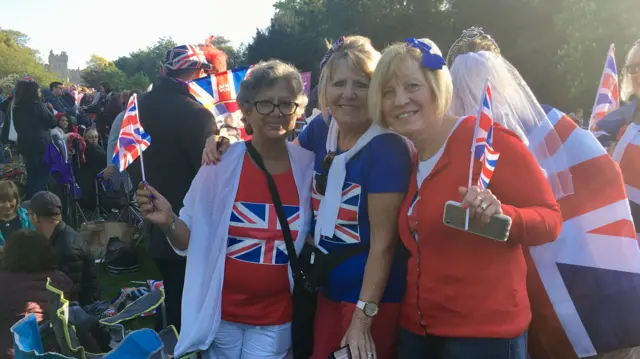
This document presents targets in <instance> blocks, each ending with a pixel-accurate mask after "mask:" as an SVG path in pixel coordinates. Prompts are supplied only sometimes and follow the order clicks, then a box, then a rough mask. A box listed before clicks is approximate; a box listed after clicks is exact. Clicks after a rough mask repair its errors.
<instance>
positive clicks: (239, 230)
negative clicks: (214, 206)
mask: <svg viewBox="0 0 640 359" xmlns="http://www.w3.org/2000/svg"><path fill="white" fill-rule="evenodd" d="M283 207H284V213H285V215H286V216H287V220H288V222H289V228H290V229H291V235H292V236H293V239H294V240H296V238H297V237H298V231H299V230H300V208H299V207H298V206H283ZM227 256H228V257H231V258H235V259H237V260H241V261H244V262H251V263H259V264H273V265H286V264H288V263H289V257H288V255H287V247H286V244H285V243H284V239H283V237H282V228H281V227H280V222H279V221H278V215H277V214H276V210H275V207H274V206H273V204H265V203H250V202H236V203H234V205H233V211H232V212H231V222H230V223H229V240H228V243H227Z"/></svg>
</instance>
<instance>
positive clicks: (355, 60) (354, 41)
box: [318, 36, 380, 120]
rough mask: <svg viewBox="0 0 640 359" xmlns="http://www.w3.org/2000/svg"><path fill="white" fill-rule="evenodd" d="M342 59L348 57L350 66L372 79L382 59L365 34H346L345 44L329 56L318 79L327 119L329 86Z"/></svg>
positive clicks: (323, 114) (321, 106) (324, 114)
mask: <svg viewBox="0 0 640 359" xmlns="http://www.w3.org/2000/svg"><path fill="white" fill-rule="evenodd" d="M327 47H328V48H330V47H331V44H327ZM341 59H346V60H347V62H348V64H349V67H351V68H352V69H354V70H358V71H360V72H362V73H363V74H364V75H365V76H367V77H368V78H369V79H371V76H372V75H373V71H374V70H375V69H376V65H377V64H378V60H379V59H380V52H378V50H376V49H375V48H374V47H373V45H372V44H371V40H370V39H369V38H366V37H364V36H346V37H345V38H344V44H342V46H340V47H339V48H338V49H336V51H335V52H334V53H332V54H331V56H329V58H328V59H327V62H326V63H325V64H324V67H323V68H322V72H321V73H320V80H319V81H318V103H319V105H320V110H321V111H322V116H323V117H324V119H325V120H327V119H328V113H327V107H329V105H328V102H329V101H328V99H327V86H328V85H329V83H330V82H331V79H332V77H333V72H334V71H335V69H336V67H337V65H338V62H340V60H341Z"/></svg>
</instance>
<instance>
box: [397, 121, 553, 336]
mask: <svg viewBox="0 0 640 359" xmlns="http://www.w3.org/2000/svg"><path fill="white" fill-rule="evenodd" d="M474 128H475V119H474V118H473V117H468V118H466V119H465V120H463V121H462V122H461V123H460V124H459V125H458V127H457V128H456V130H455V131H454V132H453V133H452V134H451V137H450V138H449V140H448V142H447V145H446V148H445V151H444V152H443V154H442V157H441V158H440V160H439V161H438V163H437V164H436V166H435V168H434V169H433V171H432V172H431V174H430V175H429V176H428V177H427V178H426V179H425V180H424V182H423V183H422V186H421V188H420V190H419V193H418V194H419V196H420V199H419V200H418V202H417V203H416V204H415V207H414V211H418V212H416V213H417V214H418V216H419V218H420V220H419V221H418V227H417V232H418V241H417V242H416V241H415V240H414V238H413V236H412V234H411V231H410V229H409V224H408V218H407V212H408V209H409V206H410V204H411V201H412V200H413V198H414V194H415V193H416V174H415V168H417V159H414V160H415V161H414V162H415V163H414V164H415V166H414V173H413V175H412V176H411V184H410V186H409V192H408V195H407V197H406V199H405V201H404V204H403V207H402V210H401V211H400V222H399V227H400V236H401V238H402V242H403V243H404V245H405V246H406V247H407V248H408V249H409V251H410V252H411V257H410V259H409V268H408V273H407V289H406V293H405V296H404V300H403V303H402V309H401V315H400V324H401V326H402V327H403V328H405V329H407V330H409V331H411V332H413V333H416V334H420V335H424V334H430V335H436V336H443V337H474V338H513V337H516V336H518V335H520V334H522V333H523V332H524V331H525V330H526V329H527V327H528V325H529V322H530V321H531V310H530V307H529V298H528V295H527V287H526V274H527V268H526V264H525V259H524V255H523V250H522V246H523V245H527V246H533V245H539V244H543V243H547V242H552V241H554V240H555V239H556V238H558V236H559V235H560V230H561V228H562V213H561V212H560V206H559V205H558V204H557V202H556V201H555V199H554V196H553V193H552V192H551V189H550V188H549V185H548V184H547V181H546V179H545V177H544V174H543V173H542V171H541V170H540V167H539V166H538V164H537V163H536V160H535V159H534V158H533V156H532V155H531V153H530V152H529V150H528V149H527V148H526V147H525V146H524V144H523V143H522V141H521V140H520V139H519V138H518V137H517V136H516V135H515V134H514V133H513V132H511V131H509V130H507V129H505V128H504V127H501V126H499V125H496V126H495V127H494V134H493V136H494V148H495V149H496V150H497V151H498V152H500V159H499V160H498V164H497V166H496V169H495V172H494V175H493V178H492V180H491V183H490V184H489V189H490V190H491V191H492V192H493V193H494V194H495V195H496V197H497V198H498V199H499V200H500V201H501V202H502V210H503V212H504V214H505V215H507V216H509V217H511V219H512V221H513V222H512V226H511V232H510V236H509V239H508V241H507V243H499V242H495V241H492V240H490V239H486V238H483V237H480V236H476V235H473V234H470V233H466V232H463V231H460V230H456V229H452V228H449V227H445V226H444V225H443V223H442V216H443V211H444V204H445V202H447V201H449V200H454V201H458V202H460V201H461V200H462V198H460V195H459V194H458V187H466V186H467V178H468V175H469V156H470V153H469V150H470V146H471V141H472V137H473V131H474ZM480 168H481V164H480V162H479V161H476V162H475V164H474V175H473V180H474V183H476V181H477V179H478V176H479V174H480Z"/></svg>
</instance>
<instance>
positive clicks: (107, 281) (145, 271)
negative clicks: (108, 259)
mask: <svg viewBox="0 0 640 359" xmlns="http://www.w3.org/2000/svg"><path fill="white" fill-rule="evenodd" d="M140 257H141V258H143V260H144V262H143V263H142V265H141V266H140V270H139V271H138V272H136V273H131V274H117V275H116V274H110V273H108V272H107V269H106V266H105V265H104V264H99V265H98V277H99V279H100V284H101V285H102V288H101V289H102V300H109V301H110V300H112V299H113V298H115V296H116V295H118V294H119V293H120V289H122V288H125V287H140V286H143V284H139V283H131V281H140V282H144V281H146V280H148V279H155V280H160V279H161V278H160V274H159V273H158V269H157V268H156V265H155V263H153V261H151V260H150V259H148V258H147V257H146V256H145V255H144V254H141V256H140ZM155 321H156V316H155V315H154V316H151V317H146V318H138V319H132V320H129V321H127V322H125V323H124V325H125V327H126V328H127V329H131V330H135V329H140V328H152V329H153V328H154V326H155Z"/></svg>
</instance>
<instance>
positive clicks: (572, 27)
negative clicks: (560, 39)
mask: <svg viewBox="0 0 640 359" xmlns="http://www.w3.org/2000/svg"><path fill="white" fill-rule="evenodd" d="M631 9H635V11H629V10H631ZM639 9H640V7H638V2H637V1H636V0H618V1H615V2H612V3H608V2H601V1H597V0H563V7H562V10H561V11H559V12H558V14H557V15H556V17H555V21H556V23H557V28H558V30H559V31H560V32H561V33H562V34H563V36H564V37H566V39H567V41H566V42H565V44H564V45H563V46H562V48H561V49H560V50H559V52H558V67H559V70H560V73H561V74H562V78H563V79H565V80H566V81H567V84H568V87H569V94H570V97H571V99H570V101H571V102H572V104H574V106H575V107H584V108H586V109H587V111H589V110H591V106H593V102H594V99H595V96H596V92H597V89H598V83H599V81H600V77H601V75H602V70H603V68H604V63H605V59H606V55H607V51H608V49H609V45H610V44H612V43H614V44H615V45H616V58H617V64H618V69H619V70H618V72H619V73H620V68H621V67H622V66H623V65H624V61H625V58H624V57H625V55H626V54H627V51H628V50H629V48H630V47H631V46H632V45H633V41H635V40H636V39H637V38H638V34H640V23H639V22H638V14H639V12H638V11H640V10H639Z"/></svg>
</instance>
